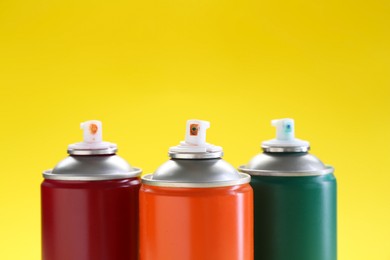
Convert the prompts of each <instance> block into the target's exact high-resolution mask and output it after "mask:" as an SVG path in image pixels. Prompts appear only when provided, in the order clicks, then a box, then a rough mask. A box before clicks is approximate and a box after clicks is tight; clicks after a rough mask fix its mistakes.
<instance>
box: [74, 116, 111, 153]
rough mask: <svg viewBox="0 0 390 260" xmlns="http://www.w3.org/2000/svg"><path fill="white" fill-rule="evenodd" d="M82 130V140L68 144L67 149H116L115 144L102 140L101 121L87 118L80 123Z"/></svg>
mask: <svg viewBox="0 0 390 260" xmlns="http://www.w3.org/2000/svg"><path fill="white" fill-rule="evenodd" d="M80 127H81V129H82V130H83V142H80V143H75V144H70V145H69V147H68V151H74V150H104V149H111V150H116V147H117V146H116V144H113V143H109V142H104V141H103V137H102V135H103V128H102V122H101V121H98V120H89V121H85V122H83V123H81V124H80Z"/></svg>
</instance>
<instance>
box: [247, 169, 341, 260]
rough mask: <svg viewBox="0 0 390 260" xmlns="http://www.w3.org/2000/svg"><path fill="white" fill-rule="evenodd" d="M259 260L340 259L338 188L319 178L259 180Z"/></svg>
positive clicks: (330, 176) (256, 198)
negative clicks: (338, 246) (338, 248)
mask: <svg viewBox="0 0 390 260" xmlns="http://www.w3.org/2000/svg"><path fill="white" fill-rule="evenodd" d="M251 185H252V188H253V191H254V219H255V223H254V239H255V260H336V259H337V184H336V178H335V177H334V175H333V173H328V174H324V175H318V176H302V177H299V176H255V175H252V180H251Z"/></svg>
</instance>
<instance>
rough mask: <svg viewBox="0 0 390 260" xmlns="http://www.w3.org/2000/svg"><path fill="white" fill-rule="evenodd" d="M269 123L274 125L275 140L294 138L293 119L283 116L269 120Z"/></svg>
mask: <svg viewBox="0 0 390 260" xmlns="http://www.w3.org/2000/svg"><path fill="white" fill-rule="evenodd" d="M271 124H272V125H273V126H275V127H276V139H277V140H284V141H288V140H294V138H295V134H294V119H291V118H283V119H275V120H272V121H271Z"/></svg>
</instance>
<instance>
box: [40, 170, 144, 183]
mask: <svg viewBox="0 0 390 260" xmlns="http://www.w3.org/2000/svg"><path fill="white" fill-rule="evenodd" d="M133 169H134V170H133V171H130V172H126V173H118V174H112V173H110V174H98V175H94V176H92V175H80V174H53V173H52V170H51V169H50V170H46V171H44V172H43V173H42V175H43V178H45V179H48V180H64V181H103V180H117V179H128V178H134V177H139V176H140V175H141V173H142V170H141V169H140V168H133Z"/></svg>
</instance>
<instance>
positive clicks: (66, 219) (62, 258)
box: [41, 177, 140, 260]
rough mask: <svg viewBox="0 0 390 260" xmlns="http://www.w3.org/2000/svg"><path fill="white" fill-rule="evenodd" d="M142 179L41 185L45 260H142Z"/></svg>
mask: <svg viewBox="0 0 390 260" xmlns="http://www.w3.org/2000/svg"><path fill="white" fill-rule="evenodd" d="M139 187H140V179H139V177H134V178H127V179H113V180H98V181H76V180H75V181H73V180H50V179H46V180H44V181H43V183H42V185H41V203H42V259H43V260H137V259H138V216H139V214H138V203H139V196H138V194H139Z"/></svg>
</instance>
